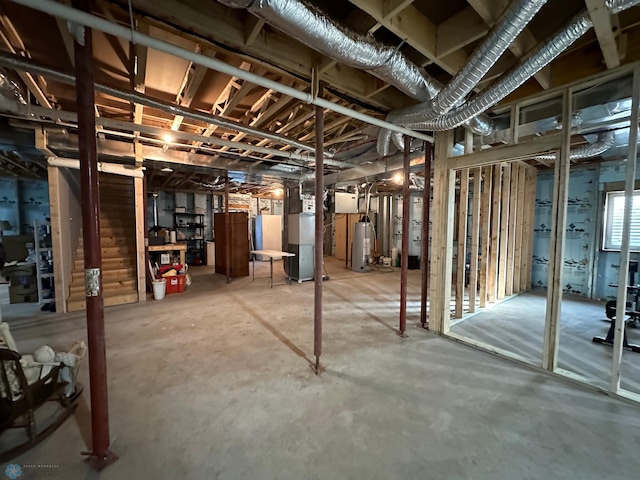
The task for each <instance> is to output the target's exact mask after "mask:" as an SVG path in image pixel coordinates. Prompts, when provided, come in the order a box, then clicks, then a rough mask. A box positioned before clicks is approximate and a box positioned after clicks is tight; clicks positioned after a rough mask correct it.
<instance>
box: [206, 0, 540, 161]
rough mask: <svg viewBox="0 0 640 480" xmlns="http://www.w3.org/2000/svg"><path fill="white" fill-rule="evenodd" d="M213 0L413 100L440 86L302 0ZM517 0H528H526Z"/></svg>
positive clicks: (486, 128)
mask: <svg viewBox="0 0 640 480" xmlns="http://www.w3.org/2000/svg"><path fill="white" fill-rule="evenodd" d="M218 1H219V2H220V3H222V4H223V5H226V6H228V7H232V8H244V9H247V10H248V11H249V12H251V13H252V14H253V15H255V16H256V17H258V18H260V19H262V20H264V21H265V22H267V23H268V24H269V25H271V26H273V27H275V28H277V29H278V30H280V31H282V32H284V33H286V34H287V35H289V36H291V37H293V38H295V39H296V40H298V41H299V42H301V43H303V44H305V45H307V46H308V47H310V48H313V49H314V50H316V51H318V52H321V53H323V54H325V55H326V56H328V57H330V58H332V59H334V60H337V61H339V62H340V63H342V64H344V65H348V66H350V67H353V68H357V69H359V70H365V71H367V72H369V73H371V74H372V75H375V76H376V77H378V78H380V79H382V80H384V81H385V82H387V83H389V84H391V85H394V86H395V87H396V88H398V89H399V90H400V91H402V92H404V93H406V94H407V95H408V96H410V97H411V98H413V99H414V100H417V101H419V102H424V101H429V100H431V99H433V98H434V97H435V96H436V95H437V94H438V93H439V92H440V91H441V90H442V84H441V83H440V82H438V81H437V80H435V79H433V78H431V77H430V76H429V75H428V74H427V73H426V72H425V71H424V69H422V68H420V67H418V66H417V65H416V64H414V63H413V62H411V61H410V60H408V59H407V58H406V57H405V56H404V55H403V54H402V53H401V52H399V51H398V49H397V48H395V47H387V46H385V45H382V44H380V43H378V42H376V41H375V40H374V39H372V38H371V37H365V36H364V35H359V34H356V33H353V32H350V31H348V30H346V29H345V28H344V27H343V26H341V25H339V24H337V23H336V22H334V21H333V20H331V19H330V18H328V17H327V16H326V15H324V14H323V13H322V12H320V11H319V10H318V9H316V8H314V7H312V6H309V5H307V4H305V3H304V2H303V1H302V0H257V1H256V0H218ZM519 1H522V0H519ZM545 1H546V0H545ZM539 2H540V3H544V2H542V1H541V0H535V1H534V2H533V3H536V4H537V3H539ZM523 3H531V0H529V1H528V2H527V1H523ZM514 38H515V37H514ZM511 40H513V39H511ZM509 43H511V42H509ZM509 43H507V46H508V45H509ZM472 88H473V87H472ZM469 128H470V129H471V130H472V131H473V132H474V133H477V134H481V135H488V134H489V133H491V129H492V127H491V122H490V121H489V119H488V118H478V119H471V120H470V123H469ZM393 131H395V132H398V133H399V134H400V136H402V134H406V133H405V132H400V131H399V130H393ZM389 134H390V133H389ZM412 136H413V137H414V138H418V137H416V136H415V135H412ZM395 140H397V139H395ZM387 143H388V142H387ZM396 143H397V144H399V145H400V146H399V147H398V149H399V150H402V149H403V148H404V147H403V146H402V144H403V141H402V140H399V141H396ZM387 153H388V151H387V152H385V153H384V154H382V155H383V156H386V155H387Z"/></svg>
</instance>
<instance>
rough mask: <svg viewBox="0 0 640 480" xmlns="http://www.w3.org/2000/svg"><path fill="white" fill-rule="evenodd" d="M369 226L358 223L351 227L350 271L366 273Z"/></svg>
mask: <svg viewBox="0 0 640 480" xmlns="http://www.w3.org/2000/svg"><path fill="white" fill-rule="evenodd" d="M371 237H372V235H371V224H370V223H369V222H358V223H355V224H354V225H353V243H352V244H351V270H353V271H354V272H368V271H369V270H370V268H371V267H370V266H369V259H370V258H371Z"/></svg>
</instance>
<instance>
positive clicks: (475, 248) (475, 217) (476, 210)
mask: <svg viewBox="0 0 640 480" xmlns="http://www.w3.org/2000/svg"><path fill="white" fill-rule="evenodd" d="M472 172H473V201H472V202H473V203H472V208H471V251H470V252H469V255H470V256H471V262H470V264H469V312H471V313H473V312H475V311H476V300H477V297H478V254H479V243H480V190H481V189H482V170H481V169H480V168H474V169H473V170H472Z"/></svg>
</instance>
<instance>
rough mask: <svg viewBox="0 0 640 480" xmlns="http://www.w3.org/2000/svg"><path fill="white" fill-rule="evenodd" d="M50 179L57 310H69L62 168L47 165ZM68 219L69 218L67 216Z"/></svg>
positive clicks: (52, 246)
mask: <svg viewBox="0 0 640 480" xmlns="http://www.w3.org/2000/svg"><path fill="white" fill-rule="evenodd" d="M47 173H48V179H49V209H50V213H51V217H50V218H51V248H52V251H53V271H54V272H56V274H55V276H54V277H53V280H54V287H55V288H54V290H55V295H56V310H57V311H58V312H65V313H66V311H67V300H66V298H65V292H67V289H68V288H69V282H68V280H67V275H66V272H65V271H64V254H63V253H62V250H63V246H62V216H61V214H60V169H59V168H58V167H47ZM67 220H68V218H67Z"/></svg>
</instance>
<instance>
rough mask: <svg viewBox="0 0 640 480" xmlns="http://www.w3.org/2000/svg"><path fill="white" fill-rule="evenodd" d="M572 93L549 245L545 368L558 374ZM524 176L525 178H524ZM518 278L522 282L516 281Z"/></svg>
mask: <svg viewBox="0 0 640 480" xmlns="http://www.w3.org/2000/svg"><path fill="white" fill-rule="evenodd" d="M570 118H571V89H567V90H565V92H564V97H563V101H562V125H563V126H564V127H565V128H563V129H562V144H561V146H560V152H559V155H558V157H557V160H556V164H555V168H554V173H553V180H554V181H553V209H552V214H551V240H550V242H549V277H548V278H549V279H548V287H547V313H546V319H545V331H544V347H543V356H542V368H545V369H547V370H551V371H554V370H555V368H556V363H557V359H558V340H559V335H560V310H561V306H562V272H563V269H564V240H565V233H566V232H565V231H566V225H567V191H568V189H569V169H570V166H571V163H570V162H569V149H570V147H571V129H570V128H568V126H569V124H570V122H571V120H570ZM522 176H524V175H522ZM516 278H519V276H518V277H516Z"/></svg>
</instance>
